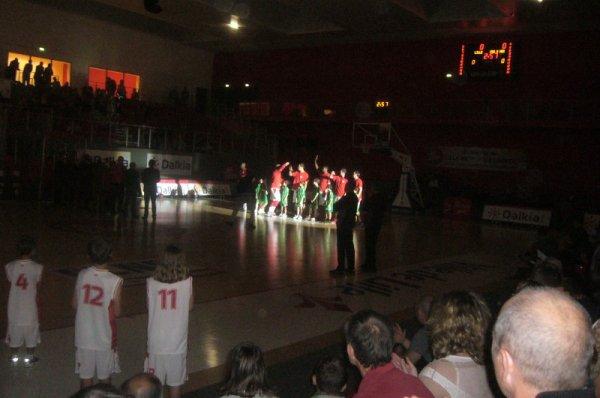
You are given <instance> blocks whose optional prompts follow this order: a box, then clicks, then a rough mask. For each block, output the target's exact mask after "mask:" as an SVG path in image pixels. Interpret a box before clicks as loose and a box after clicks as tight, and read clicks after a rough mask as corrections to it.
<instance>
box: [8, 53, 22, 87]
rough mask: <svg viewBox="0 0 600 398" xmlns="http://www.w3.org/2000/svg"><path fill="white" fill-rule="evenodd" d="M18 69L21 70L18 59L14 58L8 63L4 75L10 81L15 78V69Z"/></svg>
mask: <svg viewBox="0 0 600 398" xmlns="http://www.w3.org/2000/svg"><path fill="white" fill-rule="evenodd" d="M19 70H21V69H20V68H19V59H18V58H15V59H13V60H12V61H10V63H9V64H8V69H7V71H8V73H7V76H6V77H7V78H9V79H10V80H11V81H15V80H17V71H19Z"/></svg>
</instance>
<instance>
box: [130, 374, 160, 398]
mask: <svg viewBox="0 0 600 398" xmlns="http://www.w3.org/2000/svg"><path fill="white" fill-rule="evenodd" d="M121 391H122V392H123V394H125V396H126V397H127V398H160V397H161V394H162V385H161V383H160V380H158V378H157V377H156V376H153V375H151V374H148V373H140V374H137V375H135V376H133V377H131V378H129V379H127V380H126V381H125V382H124V383H123V385H121Z"/></svg>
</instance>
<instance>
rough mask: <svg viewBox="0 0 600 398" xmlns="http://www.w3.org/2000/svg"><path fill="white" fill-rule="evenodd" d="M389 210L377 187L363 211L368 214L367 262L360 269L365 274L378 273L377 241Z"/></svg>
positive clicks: (366, 226)
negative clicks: (384, 217) (386, 212)
mask: <svg viewBox="0 0 600 398" xmlns="http://www.w3.org/2000/svg"><path fill="white" fill-rule="evenodd" d="M386 209H387V201H386V196H385V194H384V193H383V192H382V191H381V188H380V187H379V186H378V185H375V187H374V190H373V194H372V195H371V197H369V198H368V199H367V201H366V202H365V206H364V207H363V210H364V211H365V212H367V217H366V220H365V262H364V264H363V265H362V266H361V267H360V268H361V270H362V271H364V272H376V271H377V240H378V239H379V232H381V226H382V225H383V216H384V215H385V211H386Z"/></svg>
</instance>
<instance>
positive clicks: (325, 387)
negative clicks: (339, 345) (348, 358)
mask: <svg viewBox="0 0 600 398" xmlns="http://www.w3.org/2000/svg"><path fill="white" fill-rule="evenodd" d="M347 381H348V371H347V369H346V365H345V364H344V362H343V361H342V360H341V359H340V358H337V357H327V358H323V359H321V360H320V361H319V363H317V366H315V369H314V370H313V374H312V384H313V385H314V386H315V387H316V389H317V393H316V394H315V395H313V396H312V398H336V397H343V396H344V391H346V383H347Z"/></svg>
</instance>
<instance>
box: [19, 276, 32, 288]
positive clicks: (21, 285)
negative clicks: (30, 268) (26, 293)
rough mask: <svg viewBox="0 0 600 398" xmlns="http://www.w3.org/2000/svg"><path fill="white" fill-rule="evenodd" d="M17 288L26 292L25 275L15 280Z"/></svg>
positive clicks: (27, 284)
mask: <svg viewBox="0 0 600 398" xmlns="http://www.w3.org/2000/svg"><path fill="white" fill-rule="evenodd" d="M17 286H18V287H20V288H21V289H23V290H27V286H29V283H27V277H26V276H25V274H20V275H19V277H18V278H17Z"/></svg>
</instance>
